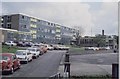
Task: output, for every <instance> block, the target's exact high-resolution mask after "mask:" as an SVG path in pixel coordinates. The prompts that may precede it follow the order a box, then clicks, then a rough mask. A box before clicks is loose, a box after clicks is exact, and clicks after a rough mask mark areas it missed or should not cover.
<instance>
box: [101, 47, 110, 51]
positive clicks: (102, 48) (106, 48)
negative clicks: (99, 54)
mask: <svg viewBox="0 0 120 79" xmlns="http://www.w3.org/2000/svg"><path fill="white" fill-rule="evenodd" d="M109 49H110V47H99V50H109Z"/></svg>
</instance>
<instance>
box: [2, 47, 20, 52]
mask: <svg viewBox="0 0 120 79" xmlns="http://www.w3.org/2000/svg"><path fill="white" fill-rule="evenodd" d="M21 49H22V48H18V47H17V46H7V45H2V53H15V52H16V51H17V50H21Z"/></svg>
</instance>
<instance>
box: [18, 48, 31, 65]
mask: <svg viewBox="0 0 120 79" xmlns="http://www.w3.org/2000/svg"><path fill="white" fill-rule="evenodd" d="M16 56H17V58H18V59H20V61H23V62H26V63H28V61H32V56H33V55H32V54H31V53H30V52H29V51H28V50H17V51H16Z"/></svg>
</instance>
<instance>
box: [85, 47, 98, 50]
mask: <svg viewBox="0 0 120 79" xmlns="http://www.w3.org/2000/svg"><path fill="white" fill-rule="evenodd" d="M85 50H99V48H98V47H85Z"/></svg>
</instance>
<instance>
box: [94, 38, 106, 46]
mask: <svg viewBox="0 0 120 79" xmlns="http://www.w3.org/2000/svg"><path fill="white" fill-rule="evenodd" d="M94 43H95V44H97V46H98V47H103V46H106V40H105V38H104V37H102V36H96V37H94Z"/></svg>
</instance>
